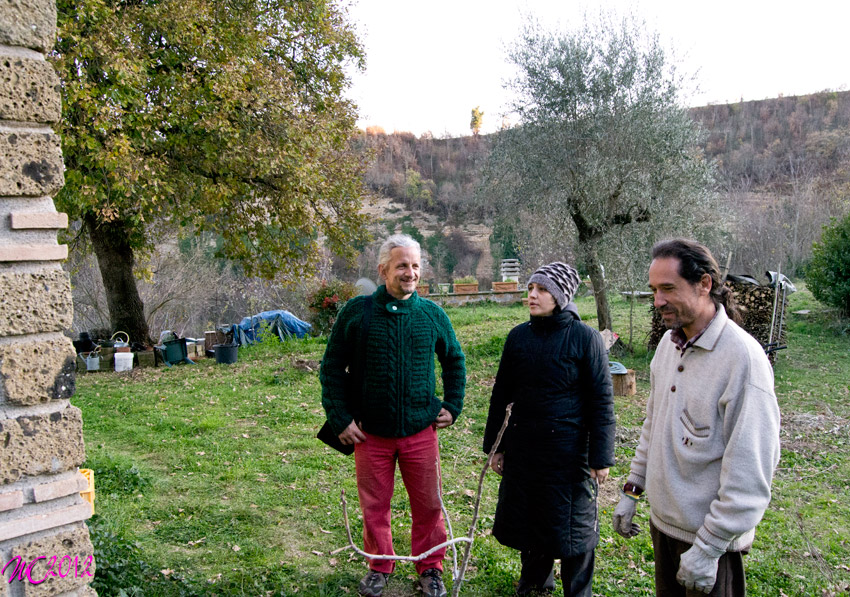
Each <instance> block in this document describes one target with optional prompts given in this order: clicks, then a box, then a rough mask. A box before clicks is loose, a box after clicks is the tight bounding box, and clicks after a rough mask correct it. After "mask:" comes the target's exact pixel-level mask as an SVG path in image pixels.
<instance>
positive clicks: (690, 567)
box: [676, 537, 725, 594]
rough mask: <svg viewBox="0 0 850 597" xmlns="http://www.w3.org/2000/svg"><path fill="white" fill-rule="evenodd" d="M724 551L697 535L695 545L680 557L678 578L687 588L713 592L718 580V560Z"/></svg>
mask: <svg viewBox="0 0 850 597" xmlns="http://www.w3.org/2000/svg"><path fill="white" fill-rule="evenodd" d="M724 553H725V552H724V551H723V550H722V549H718V548H717V547H714V546H712V545H709V544H708V543H706V542H705V541H703V540H702V539H700V538H699V537H697V538H696V539H695V540H694V544H693V546H691V548H690V549H689V550H688V551H686V552H685V553H683V554H682V557H681V558H680V559H679V572H677V573H676V580H677V581H678V582H679V584H681V585H683V586H684V587H685V588H686V589H692V590H695V591H700V592H701V593H706V594H708V593H711V589H713V588H714V583H715V582H716V580H717V562H718V560H719V559H720V556H722V555H723V554H724Z"/></svg>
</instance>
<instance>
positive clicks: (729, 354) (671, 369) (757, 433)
mask: <svg viewBox="0 0 850 597" xmlns="http://www.w3.org/2000/svg"><path fill="white" fill-rule="evenodd" d="M651 384H652V388H651V393H650V396H649V401H648V403H647V407H646V420H645V421H644V424H643V430H642V431H641V435H640V442H639V444H638V447H637V450H636V451H635V457H634V459H633V460H632V464H631V473H630V474H629V481H630V482H632V483H634V484H635V485H637V486H639V487H644V488H645V489H646V493H647V496H648V498H649V501H650V507H651V518H652V522H653V524H654V525H655V526H656V527H657V528H658V529H659V530H660V531H661V532H663V533H664V534H666V535H668V536H670V537H673V538H675V539H679V540H681V541H687V542H689V543H693V541H694V538H695V536H697V535H699V537H700V538H701V539H702V540H703V541H705V542H706V543H708V544H709V545H713V546H715V547H717V548H718V549H721V550H726V551H741V550H744V549H748V548H749V546H750V545H751V544H752V542H753V537H754V536H755V526H756V524H758V522H759V521H760V520H761V518H762V516H763V515H764V511H765V510H766V509H767V506H768V504H769V503H770V485H771V481H772V479H773V471H774V469H775V467H776V465H777V463H778V462H779V407H778V405H777V402H776V396H775V395H774V392H773V370H772V369H771V367H770V363H769V362H768V360H767V357H766V356H765V354H764V350H762V347H761V346H759V344H758V342H757V341H756V340H755V339H754V338H753V337H752V336H750V335H749V334H748V333H747V332H745V331H744V330H743V329H741V328H740V327H739V326H737V325H736V324H735V323H734V322H733V321H731V320H730V319H729V318H728V317H727V315H726V312H725V310H724V309H723V307H722V306H718V313H717V316H716V317H715V318H714V321H712V323H711V324H710V325H709V326H708V328H707V329H706V330H705V332H704V333H703V334H702V336H701V337H700V338H699V339H698V340H697V341H696V342H695V344H694V345H693V346H691V347H689V348H687V349H685V353H684V354H682V353H681V352H680V350H679V349H678V348H677V346H676V345H675V344H674V343H673V342H672V341H671V340H670V332H669V331H668V332H667V333H666V334H665V335H664V338H663V339H662V340H661V343H660V344H659V345H658V350H657V351H656V353H655V356H654V357H653V359H652V364H651Z"/></svg>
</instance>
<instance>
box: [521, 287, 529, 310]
mask: <svg viewBox="0 0 850 597" xmlns="http://www.w3.org/2000/svg"><path fill="white" fill-rule="evenodd" d="M522 306H523V307H527V306H528V291H527V290H526V291H525V292H523V293H522Z"/></svg>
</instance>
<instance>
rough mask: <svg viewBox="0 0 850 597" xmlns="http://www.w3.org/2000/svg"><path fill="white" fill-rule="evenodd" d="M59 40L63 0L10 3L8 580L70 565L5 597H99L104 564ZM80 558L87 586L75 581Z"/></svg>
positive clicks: (17, 585) (5, 80)
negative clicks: (79, 383)
mask: <svg viewBox="0 0 850 597" xmlns="http://www.w3.org/2000/svg"><path fill="white" fill-rule="evenodd" d="M55 28H56V5H55V0H2V1H0V568H2V567H3V566H4V565H5V564H6V563H7V562H8V561H10V560H12V559H14V558H17V557H18V556H20V557H21V559H22V560H25V561H27V562H29V561H32V560H33V559H37V558H39V557H40V556H45V558H44V559H41V560H38V563H37V564H36V565H35V566H34V567H33V568H32V570H31V572H30V576H31V578H32V579H33V580H35V581H40V580H41V579H42V578H43V577H44V576H45V574H47V572H48V565H49V562H50V559H51V558H52V557H53V556H58V559H59V562H61V560H62V558H63V556H69V558H68V559H66V561H65V566H64V568H62V569H61V570H58V574H56V575H55V576H50V575H48V576H47V579H46V580H45V581H44V582H38V583H37V584H35V583H30V582H28V581H24V582H21V581H18V580H15V581H14V582H11V583H9V582H8V580H9V578H10V577H11V576H12V568H14V567H15V564H14V563H13V564H12V565H10V566H9V567H8V568H7V570H6V573H5V575H4V576H3V578H2V579H0V597H20V596H25V597H36V596H43V595H63V596H68V597H72V596H77V595H78V596H88V595H94V594H95V592H94V591H93V590H92V589H91V588H90V587H89V586H88V585H87V581H89V580H91V579H90V577H88V576H85V575H82V572H83V569H84V564H83V563H84V562H85V561H86V559H87V558H89V556H92V555H93V553H92V552H93V548H92V544H91V540H90V539H89V533H88V528H87V527H86V525H85V520H86V519H88V518H89V517H90V516H91V506H90V505H89V504H88V503H87V502H85V501H84V500H83V499H82V498H81V497H80V493H79V492H80V491H81V490H83V489H85V487H86V480H85V479H84V478H83V476H82V475H81V474H80V473H79V471H78V467H79V465H80V464H82V463H83V461H84V460H85V447H84V445H83V422H82V416H81V413H80V410H79V409H78V408H76V407H74V406H72V405H71V403H70V401H69V399H70V398H71V396H72V395H73V394H74V358H75V355H74V348H73V345H72V344H71V341H70V340H69V339H68V338H67V337H65V336H64V335H63V333H62V332H63V330H66V329H68V328H70V326H71V320H72V317H73V306H72V303H71V287H70V283H69V280H68V276H67V274H65V273H64V272H63V271H62V268H61V266H60V262H61V260H63V259H65V258H66V257H67V255H68V249H67V247H66V246H64V245H60V244H58V242H57V239H56V233H57V230H59V229H62V228H65V227H66V226H67V224H68V218H67V216H65V214H60V213H57V212H56V209H55V207H54V205H53V199H52V197H53V196H54V195H55V194H56V192H57V191H59V189H61V188H62V185H63V183H64V178H63V169H64V168H63V164H62V150H61V147H60V143H59V138H58V136H57V135H56V134H55V133H54V132H53V130H52V128H51V125H52V124H53V123H55V122H57V121H58V119H59V118H60V116H61V101H60V97H59V80H58V78H57V76H56V73H55V72H54V70H53V68H52V67H51V65H50V64H49V63H48V62H47V61H46V60H45V58H44V54H45V53H46V52H48V51H50V48H51V47H52V45H53V42H54V38H55ZM75 557H76V558H78V561H79V562H80V566H79V569H78V572H79V573H80V574H79V576H78V575H77V574H74V573H73V572H72V573H70V574H69V573H68V572H69V571H68V565H69V560H73V559H74V558H75ZM54 571H57V570H55V567H54ZM89 571H90V572H93V571H94V565H91V566H90V568H89ZM63 575H64V578H63Z"/></svg>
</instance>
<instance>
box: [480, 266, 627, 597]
mask: <svg viewBox="0 0 850 597" xmlns="http://www.w3.org/2000/svg"><path fill="white" fill-rule="evenodd" d="M578 284H579V277H578V273H577V272H576V270H575V269H573V268H572V267H570V266H569V265H566V264H564V263H560V262H555V263H550V264H549V265H544V266H543V267H541V268H540V269H538V270H537V271H536V272H534V274H533V275H532V276H531V278H530V279H529V281H528V308H529V311H530V313H531V318H530V321H528V322H526V323H523V324H521V325H518V326H517V327H515V328H514V329H513V330H511V332H510V334H508V339H507V341H506V342H505V348H504V350H503V352H502V359H501V362H500V363H499V371H498V373H497V375H496V383H495V385H494V386H493V394H492V397H491V398H490V412H489V415H488V417H487V427H486V429H485V432H484V451H485V452H487V453H489V452H490V449H491V448H492V447H493V443H494V442H495V441H496V436H497V434H498V431H499V429H500V428H501V425H502V422H503V421H504V418H505V407H506V406H507V405H508V404H510V403H513V405H514V406H513V409H512V414H511V418H510V423H509V425H508V428H507V430H506V431H505V434H504V436H503V437H502V442H501V444H500V445H499V447H498V449H497V452H496V454H495V456H494V458H493V461H492V465H491V466H492V468H493V470H494V471H496V473H498V474H499V475H501V476H502V482H501V485H500V486H499V502H498V506H497V507H496V520H495V522H494V524H493V536H494V537H496V539H497V540H498V541H499V543H501V544H502V545H507V546H509V547H513V548H515V549H518V550H520V552H521V560H522V573H521V575H520V580H519V585H518V587H517V594H518V595H526V594H528V593H531V592H533V591H551V590H552V589H554V587H555V583H554V574H553V566H554V561H555V559H560V560H561V582H562V583H563V586H564V595H565V596H571V595H574V596H588V597H589V596H590V595H591V594H592V593H591V585H592V581H593V564H594V549H595V548H596V544H597V543H598V541H599V522H598V517H597V506H596V497H597V493H598V483H602V482H603V481H604V480H605V478H606V477H607V476H608V469H609V467H611V466H612V465H613V464H614V430H615V425H616V423H615V419H614V399H613V392H612V385H611V374H610V372H609V370H608V357H607V355H606V351H605V348H604V346H603V342H602V337H601V336H600V334H599V332H597V331H596V330H594V329H593V328H591V327H589V326H587V325H585V324H583V323H582V322H581V320H580V319H579V317H578V312H577V311H575V306H574V305H573V304H571V303H570V301H571V299H572V297H573V294H575V290H576V288H577V287H578Z"/></svg>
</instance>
